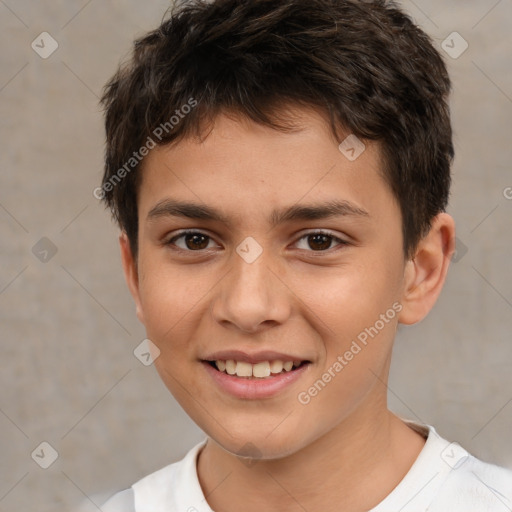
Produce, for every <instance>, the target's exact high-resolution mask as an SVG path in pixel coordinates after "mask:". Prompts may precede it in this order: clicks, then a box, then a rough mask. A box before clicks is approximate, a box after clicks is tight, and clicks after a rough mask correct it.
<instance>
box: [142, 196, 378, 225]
mask: <svg viewBox="0 0 512 512" xmlns="http://www.w3.org/2000/svg"><path fill="white" fill-rule="evenodd" d="M341 216H343V217H347V216H350V217H361V218H362V217H370V214H369V213H368V212H367V211H366V210H363V209H362V208H359V207H358V206H356V205H354V204H352V203H350V202H349V201H345V200H332V201H325V202H322V203H317V204H306V205H293V206H289V207H287V208H282V209H277V210H273V211H272V212H271V214H270V217H269V224H270V225H271V226H273V227H275V226H277V225H279V224H283V223H285V222H292V221H296V220H316V219H326V218H329V217H341ZM160 217H184V218H187V219H195V220H212V221H218V222H222V223H224V224H227V225H229V224H230V219H229V217H226V216H225V215H224V214H223V213H221V212H220V211H218V210H216V209H215V208H212V207H210V206H206V205H202V204H198V203H192V202H188V201H177V200H174V199H164V200H162V201H160V202H158V203H157V204H156V205H155V206H154V207H153V208H151V210H150V211H149V213H148V215H147V220H148V221H152V220H156V219H158V218H160Z"/></svg>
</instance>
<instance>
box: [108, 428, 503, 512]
mask: <svg viewBox="0 0 512 512" xmlns="http://www.w3.org/2000/svg"><path fill="white" fill-rule="evenodd" d="M404 421H405V422H406V423H407V424H408V425H409V426H410V427H411V428H413V429H414V430H416V431H417V432H420V433H421V434H422V435H423V436H424V437H425V438H426V439H427V440H426V443H425V446H424V447H423V449H422V450H421V452H420V454H419V455H418V458H417V459H416V461H415V462H414V464H413V465H412V467H411V469H410V470H409V472H408V473H407V475H405V477H404V478H403V479H402V481H401V482H400V483H399V484H398V485H397V486H396V487H395V489H393V491H391V493H390V494H389V495H388V496H387V497H386V498H385V499H384V500H383V501H381V502H380V503H379V504H378V505H377V506H376V507H374V508H372V509H371V510H370V511H369V512H399V511H400V512H507V511H512V470H509V469H505V468H501V467H498V466H495V465H492V464H486V463H485V462H482V461H480V460H478V459H476V458H475V457H473V456H472V455H470V454H469V453H468V452H467V451H466V450H464V448H462V447H461V446H459V445H458V444H457V443H450V442H448V441H446V440H445V439H443V438H442V437H440V436H439V434H438V433H437V432H436V430H435V429H434V428H433V427H431V426H429V425H421V424H418V423H415V422H411V421H408V420H404ZM205 443H206V439H205V440H204V441H202V442H201V443H199V444H197V445H196V446H194V447H193V448H192V449H191V450H190V451H189V452H188V453H187V455H186V456H185V457H184V458H183V459H182V460H181V461H179V462H176V463H174V464H170V465H168V466H166V467H164V468H162V469H160V470H158V471H155V472H154V473H151V474H150V475H148V476H146V477H144V478H142V479H141V480H139V481H138V482H137V483H135V484H134V485H132V487H131V488H130V489H127V490H125V491H122V492H120V493H117V494H116V495H114V496H113V497H112V498H111V499H110V500H109V501H108V502H107V503H106V504H105V505H103V507H102V509H101V510H102V511H103V512H213V511H212V509H211V508H210V506H209V505H208V502H207V501H206V499H205V497H204V494H203V491H202V490H201V486H200V484H199V479H198V477H197V469H196V460H197V456H198V454H199V452H200V451H201V449H202V448H203V446H204V445H205Z"/></svg>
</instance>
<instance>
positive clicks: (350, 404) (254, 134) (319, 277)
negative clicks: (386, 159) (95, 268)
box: [124, 110, 405, 458]
mask: <svg viewBox="0 0 512 512" xmlns="http://www.w3.org/2000/svg"><path fill="white" fill-rule="evenodd" d="M299 114H300V130H298V131H296V132H293V133H281V132H277V131H275V130H272V129H270V128H267V127H263V126H260V125H256V124H254V123H252V122H250V121H248V120H244V119H238V120H235V119H233V118H228V117H226V116H225V115H220V116H219V117H218V118H217V119H216V121H215V125H214V129H213V131H212V132H211V133H210V134H209V136H208V137H207V138H206V139H205V140H203V141H202V142H200V141H198V140H195V139H192V138H190V139H186V140H183V141H181V142H179V143H177V144H175V145H172V146H168V147H159V148H155V149H153V150H152V151H151V152H150V154H149V155H148V156H147V158H146V160H145V164H144V169H143V179H142V183H141V187H140V192H139V202H138V211H139V253H138V258H137V264H136V265H135V264H134V262H133V259H131V256H130V254H129V251H128V249H127V247H128V245H127V244H126V243H125V245H124V252H125V254H124V258H125V268H127V269H128V270H127V274H128V276H129V277H128V280H129V283H130V285H131V290H132V293H133V295H134V297H135V300H136V303H137V311H138V316H139V319H140V320H141V321H142V322H143V323H144V325H145V327H146V330H147V336H148V338H149V339H150V340H152V342H153V343H154V344H155V345H156V346H157V347H158V349H159V350H160V355H159V356H158V357H157V358H156V360H155V366H156V368H157V371H158V372H159V374H160V376H161V378H162V379H163V381H164V382H165V384H166V386H167V387H168V389H169V390H170V391H171V393H172V394H173V395H174V397H175V398H176V399H177V401H178V402H179V403H180V404H181V406H182V407H183V408H184V409H185V411H186V412H187V413H188V414H189V416H190V417H191V418H192V419H193V420H194V421H195V422H196V423H197V425H198V426H199V427H200V428H201V429H202V430H203V431H205V432H206V433H207V434H208V435H209V436H210V437H212V438H213V439H214V440H215V441H216V442H218V443H219V444H220V445H221V446H223V447H224V448H225V449H226V450H228V451H230V452H232V453H240V449H241V447H243V446H248V445H247V443H251V444H252V445H255V446H256V447H258V450H259V452H260V453H261V455H262V456H263V457H268V458H276V457H281V456H284V455H287V454H291V453H294V452H296V451H298V450H300V449H301V448H304V447H306V446H307V445H309V444H311V443H313V442H314V441H315V440H317V439H319V438H321V437H322V436H323V435H325V434H326V433H328V432H329V431H331V430H332V429H334V428H336V427H337V426H339V425H341V424H343V423H344V422H348V421H350V418H353V417H354V415H356V414H357V415H361V414H372V413H374V412H375V410H376V408H385V386H382V385H379V382H380V381H381V380H387V370H388V366H389V356H390V352H391V347H392V342H393V339H394V336H395V332H396V328H397V323H398V319H399V316H400V315H399V311H400V309H401V305H400V300H401V296H402V292H403V282H404V265H405V262H404V258H403V254H402V234H401V216H400V210H399V206H398V204H397V202H396V201H395V199H394V197H393V195H392V193H391V191H390V189H389V187H388V185H387V184H386V183H385V181H384V179H383V178H382V176H381V174H380V170H381V168H382V163H381V160H380V155H379V148H378V146H377V144H375V143H373V144H372V143H366V148H365V150H364V151H363V153H362V154H361V155H360V156H359V157H358V158H357V159H355V160H353V161H352V160H349V159H348V158H347V156H346V155H345V154H344V153H342V152H341V151H340V149H338V144H339V142H338V141H336V140H334V138H333V136H332V135H331V132H330V130H329V127H328V124H327V123H326V121H325V119H324V118H323V117H322V116H321V115H320V114H318V113H316V112H314V111H306V110H302V111H300V112H299ZM347 135H348V134H347ZM347 154H348V155H349V156H352V155H351V153H350V152H348V153H347ZM185 203H186V204H185ZM185 230H186V231H187V232H188V233H185V234H184V231H185ZM130 268H131V276H132V277H130ZM130 281H131V282H130ZM215 361H220V362H219V363H218V365H219V367H220V369H218V368H216V367H215V366H216V364H215ZM226 361H228V362H227V363H226ZM230 361H231V362H230ZM233 361H234V362H233ZM283 363H287V364H285V365H284V368H283ZM293 363H295V365H294V366H293V367H292V369H289V367H290V365H291V364H293ZM226 366H227V369H226V370H224V368H225V367H226ZM221 370H223V371H221ZM228 371H229V372H231V373H233V371H235V372H236V373H235V375H229V374H228V373H227V372H228ZM251 373H252V374H253V376H252V377H249V376H248V375H249V374H251ZM269 373H270V375H269Z"/></svg>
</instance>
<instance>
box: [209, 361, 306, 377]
mask: <svg viewBox="0 0 512 512" xmlns="http://www.w3.org/2000/svg"><path fill="white" fill-rule="evenodd" d="M203 362H204V363H206V364H208V365H210V366H211V367H212V368H213V369H214V370H216V371H218V372H220V373H223V374H225V375H231V376H233V377H238V378H240V379H251V380H261V379H272V378H276V377H278V376H279V375H282V374H287V373H290V372H294V371H296V370H297V369H299V368H302V367H303V366H305V365H308V364H310V361H281V360H271V361H260V362H258V363H255V364H251V363H248V362H246V361H235V360H234V359H227V360H223V359H217V360H215V361H208V360H204V361H203Z"/></svg>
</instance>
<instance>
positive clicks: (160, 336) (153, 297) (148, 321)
mask: <svg viewBox="0 0 512 512" xmlns="http://www.w3.org/2000/svg"><path fill="white" fill-rule="evenodd" d="M161 260H162V258H155V257H153V258H147V259H146V261H145V266H144V268H143V269H142V272H141V275H142V279H141V281H140V285H139V289H140V297H141V306H142V309H143V313H144V319H145V327H146V331H147V335H148V337H149V338H150V339H152V341H153V342H154V343H156V344H157V346H159V348H160V350H161V351H166V350H170V349H176V348H178V346H179V345H180V344H186V343H185V342H186V341H187V338H188V334H189V333H188V330H189V329H190V328H191V327H192V326H193V325H195V322H194V321H193V319H194V317H195V316H197V314H198V313H199V312H202V311H203V310H204V308H205V307H206V306H207V300H208V291H209V290H210V289H211V287H212V283H210V282H209V281H208V278H207V277H206V278H205V276H204V275H203V274H201V276H202V277H199V276H198V274H199V273H198V272H195V271H193V268H192V265H190V266H189V267H182V268H179V267H176V266H175V267H171V266H170V265H169V264H168V262H167V263H166V262H165V261H161ZM207 274H208V273H207ZM210 274H211V273H210ZM175 353H177V352H175ZM180 354H181V352H180Z"/></svg>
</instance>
